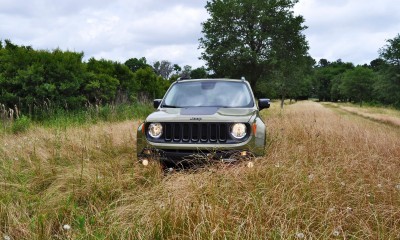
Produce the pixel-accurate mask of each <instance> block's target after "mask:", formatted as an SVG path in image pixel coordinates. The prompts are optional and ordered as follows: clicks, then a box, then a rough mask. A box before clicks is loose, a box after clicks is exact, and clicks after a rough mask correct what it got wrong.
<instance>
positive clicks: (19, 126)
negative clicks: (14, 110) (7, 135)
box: [11, 116, 32, 133]
mask: <svg viewBox="0 0 400 240" xmlns="http://www.w3.org/2000/svg"><path fill="white" fill-rule="evenodd" d="M31 123H32V122H31V120H30V119H29V117H27V116H22V117H20V118H18V119H16V120H15V121H14V122H13V123H12V125H11V132H12V133H22V132H26V130H28V129H29V127H30V125H31Z"/></svg>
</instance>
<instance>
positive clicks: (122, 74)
mask: <svg viewBox="0 0 400 240" xmlns="http://www.w3.org/2000/svg"><path fill="white" fill-rule="evenodd" d="M83 56H84V54H83V53H78V52H71V51H62V50H60V49H56V50H52V51H47V50H34V49H33V48H32V47H30V46H18V45H16V44H13V43H12V42H11V41H10V40H5V41H0V107H1V108H2V109H3V110H8V109H10V110H12V112H14V113H15V114H17V115H18V114H19V112H23V113H24V114H30V115H34V114H35V113H36V112H37V111H40V110H43V109H48V108H50V107H51V108H61V109H64V110H76V109H81V108H84V107H87V106H88V105H100V106H101V105H105V104H115V105H117V104H121V103H137V102H146V101H148V100H151V99H153V98H160V97H162V96H163V94H164V93H165V91H166V90H167V89H168V87H169V86H170V84H171V82H173V81H175V80H176V79H177V78H178V77H190V76H191V75H193V76H195V77H205V76H206V73H205V69H204V68H198V69H193V70H192V68H191V67H190V66H184V67H183V68H181V67H180V66H179V65H177V64H172V63H170V62H169V61H166V60H164V61H157V62H155V63H154V64H153V65H150V64H148V63H147V61H146V59H145V58H139V59H138V58H131V59H129V60H127V61H126V62H125V63H119V62H115V61H110V60H105V59H100V60H97V59H94V58H90V59H89V60H88V61H87V62H85V61H83ZM3 112H5V111H3Z"/></svg>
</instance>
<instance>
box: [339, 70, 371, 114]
mask: <svg viewBox="0 0 400 240" xmlns="http://www.w3.org/2000/svg"><path fill="white" fill-rule="evenodd" d="M373 82H374V72H373V71H372V70H371V69H369V68H365V67H362V66H357V67H355V68H354V69H352V70H348V71H346V72H345V73H344V75H343V81H342V84H341V89H342V91H343V93H344V94H345V95H346V96H347V97H348V98H350V99H354V100H355V101H357V102H359V103H360V107H361V106H362V103H363V101H365V100H370V99H371V95H372V89H373Z"/></svg>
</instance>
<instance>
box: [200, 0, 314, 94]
mask: <svg viewBox="0 0 400 240" xmlns="http://www.w3.org/2000/svg"><path fill="white" fill-rule="evenodd" d="M295 3H297V0H281V1H265V0H247V1H242V0H212V1H209V2H207V5H206V10H207V11H208V13H209V14H210V18H209V19H208V20H207V21H206V22H204V23H203V30H202V32H203V34H204V37H202V38H200V48H203V49H204V52H203V53H202V56H201V58H202V59H204V60H205V61H206V62H207V65H208V67H209V69H210V70H212V71H213V72H215V74H216V75H217V76H219V77H232V78H240V77H242V76H244V77H246V79H248V81H249V82H250V84H251V85H252V87H253V88H254V87H255V86H256V85H257V82H258V81H259V80H260V79H263V80H266V79H269V78H271V77H272V76H273V75H275V76H281V77H284V78H286V79H290V76H288V75H287V74H286V73H284V72H283V71H285V72H289V71H286V70H287V69H290V68H292V67H293V66H295V64H296V63H297V61H298V60H300V59H301V57H302V56H305V55H306V53H307V50H308V45H307V42H306V41H305V37H304V35H303V34H302V30H304V29H305V26H303V25H302V24H303V22H304V19H303V17H301V16H294V14H293V11H292V10H291V9H292V8H293V6H294V5H295ZM281 51H284V53H282V54H281ZM301 61H302V60H301Z"/></svg>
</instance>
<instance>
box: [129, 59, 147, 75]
mask: <svg viewBox="0 0 400 240" xmlns="http://www.w3.org/2000/svg"><path fill="white" fill-rule="evenodd" d="M125 65H126V66H127V67H128V68H129V69H130V70H131V71H132V72H136V71H137V70H139V69H141V68H147V67H151V66H150V65H149V64H147V60H146V58H145V57H142V58H139V59H137V58H130V59H128V60H127V61H126V62H125Z"/></svg>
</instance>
